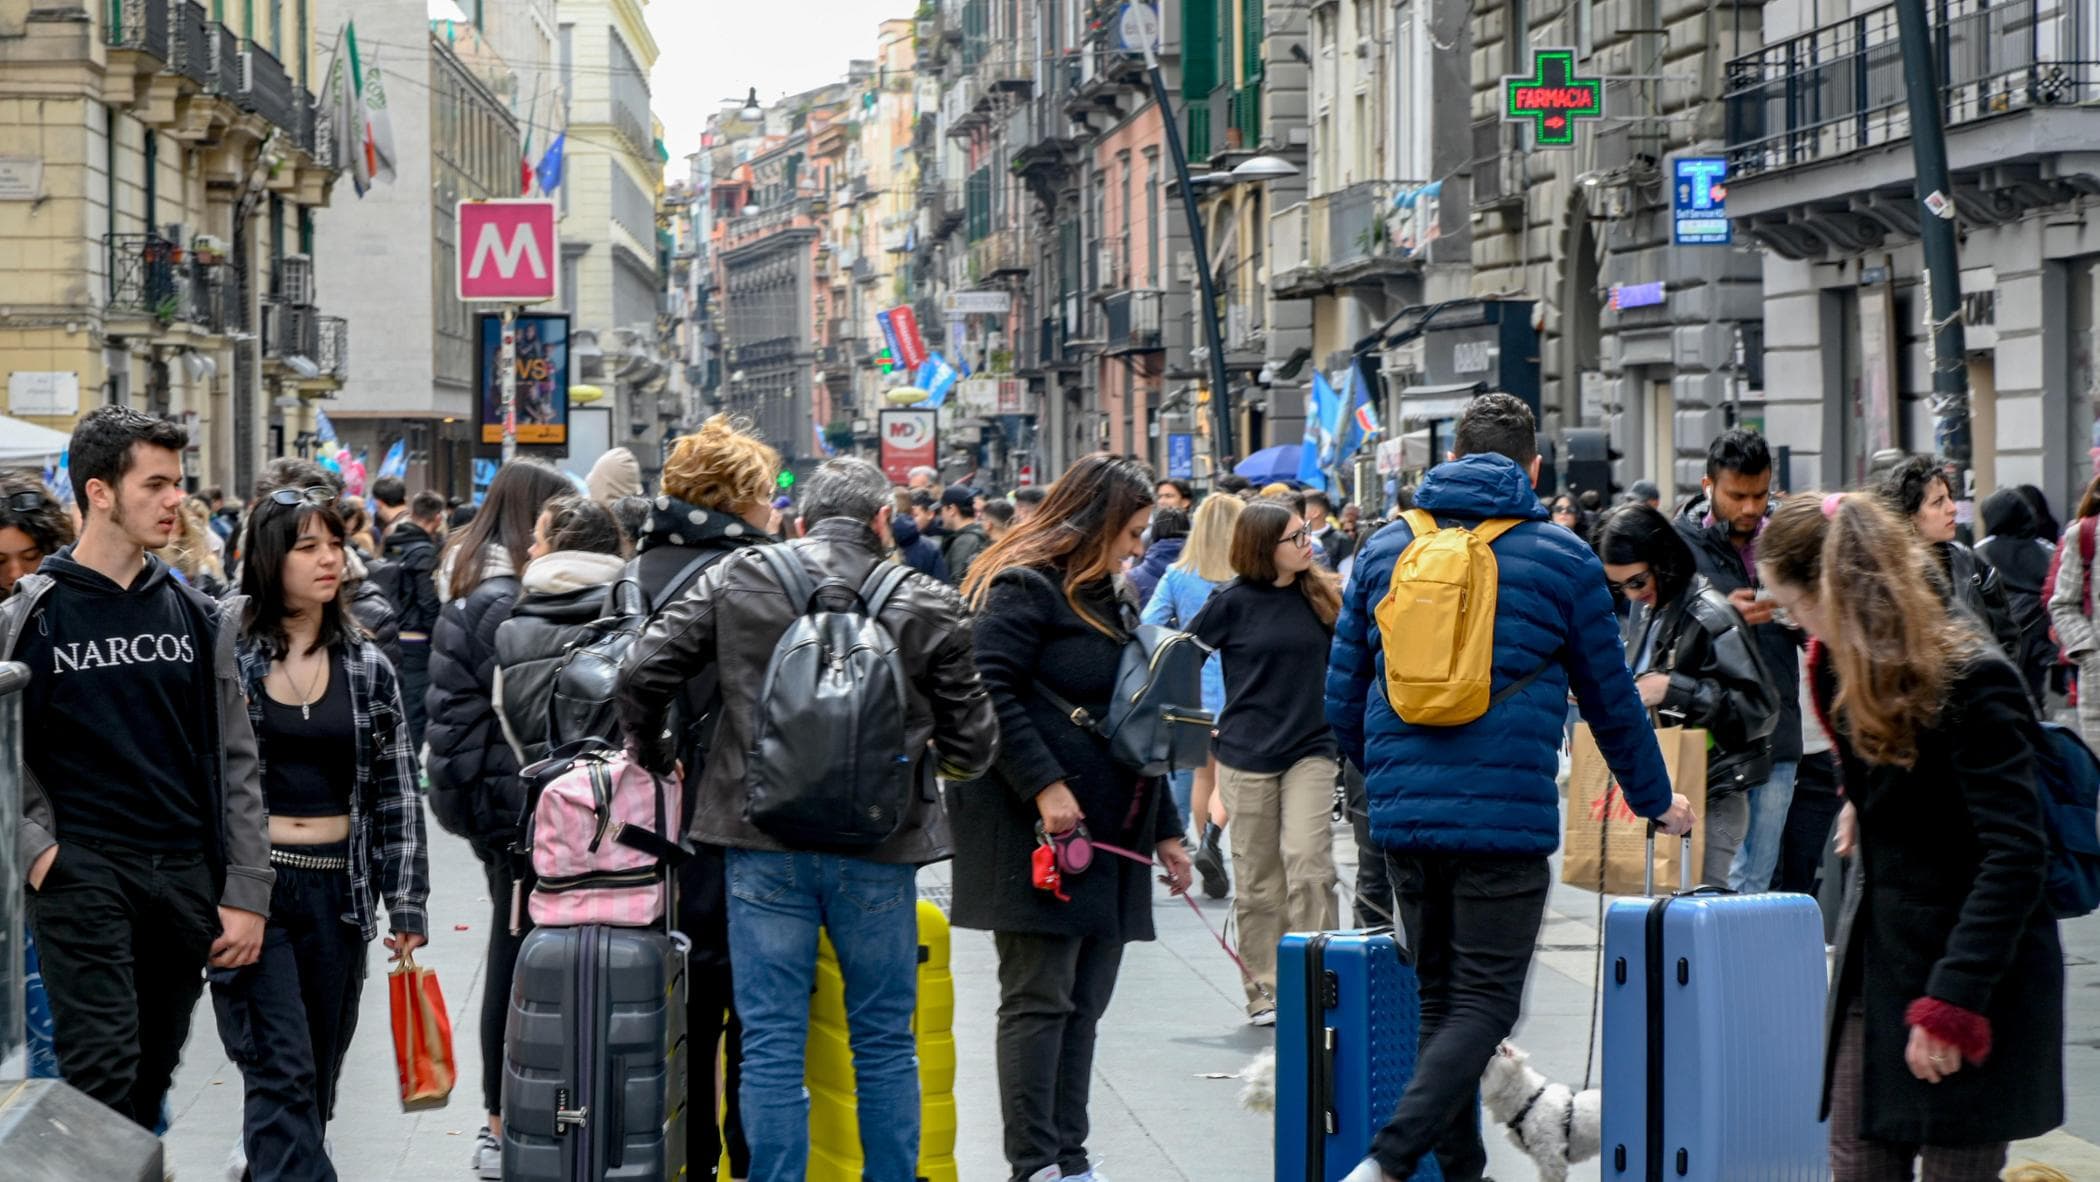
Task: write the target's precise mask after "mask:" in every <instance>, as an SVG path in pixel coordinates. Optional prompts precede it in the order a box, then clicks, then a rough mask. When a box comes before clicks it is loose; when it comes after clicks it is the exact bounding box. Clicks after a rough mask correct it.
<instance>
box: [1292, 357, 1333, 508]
mask: <svg viewBox="0 0 2100 1182" xmlns="http://www.w3.org/2000/svg"><path fill="white" fill-rule="evenodd" d="M1340 405H1341V400H1340V399H1338V398H1336V397H1335V396H1334V387H1332V386H1330V385H1328V384H1327V375H1325V374H1322V373H1315V374H1313V384H1312V389H1310V390H1308V391H1306V393H1305V450H1304V451H1303V452H1301V453H1300V454H1299V458H1298V483H1300V484H1302V485H1304V486H1305V487H1307V488H1316V489H1319V490H1320V491H1321V492H1326V491H1327V465H1326V463H1324V460H1325V459H1326V457H1327V455H1328V453H1329V452H1331V451H1332V450H1333V448H1334V427H1333V424H1334V408H1336V407H1338V406H1340Z"/></svg>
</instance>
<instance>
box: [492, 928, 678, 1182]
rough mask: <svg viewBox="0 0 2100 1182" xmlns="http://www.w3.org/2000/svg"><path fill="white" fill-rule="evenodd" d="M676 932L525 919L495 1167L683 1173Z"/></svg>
mask: <svg viewBox="0 0 2100 1182" xmlns="http://www.w3.org/2000/svg"><path fill="white" fill-rule="evenodd" d="M685 956H686V945H685V938H684V937H683V936H677V935H666V934H665V933H664V932H662V931H658V930H653V929H642V928H615V927H605V926H602V925H596V924H590V925H584V926H580V927H543V928H535V929H534V930H533V931H532V933H531V934H530V935H528V936H526V937H525V944H524V947H523V948H522V949H520V950H519V952H518V969H517V976H516V978H515V984H514V985H513V986H512V987H511V999H510V1020H509V1024H508V1026H507V1027H506V1029H505V1032H504V1038H503V1052H504V1053H503V1176H504V1178H506V1179H510V1180H512V1182H675V1180H676V1179H679V1178H681V1177H683V1176H684V1173H685V1169H686V1161H685V1146H686V1134H685V1121H686V1077H687V1046H686V1027H685V1019H686V973H685Z"/></svg>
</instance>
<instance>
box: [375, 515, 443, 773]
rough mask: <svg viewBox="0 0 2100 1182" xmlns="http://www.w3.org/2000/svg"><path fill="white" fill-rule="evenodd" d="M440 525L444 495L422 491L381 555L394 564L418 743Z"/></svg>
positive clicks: (404, 676) (411, 726)
mask: <svg viewBox="0 0 2100 1182" xmlns="http://www.w3.org/2000/svg"><path fill="white" fill-rule="evenodd" d="M444 529H445V498H443V497H441V496H439V495H437V494H436V493H434V492H431V491H430V490H428V489H425V490H424V491H422V492H419V493H417V494H416V495H415V498H414V499H413V500H411V501H409V503H408V512H407V515H406V516H405V517H404V518H402V519H401V520H400V521H398V522H396V523H395V525H394V528H393V529H391V530H388V531H387V535H386V558H387V561H388V562H390V563H392V564H393V570H394V586H393V591H392V595H393V599H394V606H395V608H396V609H397V610H399V611H400V613H401V663H400V665H399V666H398V668H399V669H400V671H401V703H402V706H403V708H404V709H406V710H407V712H408V731H409V737H410V739H411V740H412V741H413V742H414V743H415V745H416V749H417V750H418V751H420V750H422V747H423V726H424V723H425V721H426V717H427V716H426V715H425V714H424V712H423V695H424V694H425V693H426V692H427V691H428V690H429V689H430V630H431V629H432V628H434V627H436V626H437V618H438V608H439V606H440V605H439V603H438V591H437V566H438V536H439V535H440V534H442V533H443V532H444Z"/></svg>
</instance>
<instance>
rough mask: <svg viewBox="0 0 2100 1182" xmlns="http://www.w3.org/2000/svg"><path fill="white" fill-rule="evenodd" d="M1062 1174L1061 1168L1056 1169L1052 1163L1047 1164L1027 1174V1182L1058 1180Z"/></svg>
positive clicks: (1055, 1181)
mask: <svg viewBox="0 0 2100 1182" xmlns="http://www.w3.org/2000/svg"><path fill="white" fill-rule="evenodd" d="M1064 1176H1065V1173H1064V1171H1063V1170H1060V1169H1058V1168H1057V1167H1056V1166H1054V1165H1049V1166H1044V1167H1043V1168H1042V1169H1040V1170H1037V1171H1036V1172H1035V1173H1033V1174H1030V1175H1028V1182H1059V1179H1061V1178H1063V1177H1064Z"/></svg>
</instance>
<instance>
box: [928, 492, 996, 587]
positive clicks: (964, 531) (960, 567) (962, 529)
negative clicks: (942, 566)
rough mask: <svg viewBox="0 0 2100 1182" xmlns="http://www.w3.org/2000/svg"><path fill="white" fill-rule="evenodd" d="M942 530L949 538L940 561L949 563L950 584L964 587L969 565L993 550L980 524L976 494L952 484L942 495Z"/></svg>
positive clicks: (942, 548)
mask: <svg viewBox="0 0 2100 1182" xmlns="http://www.w3.org/2000/svg"><path fill="white" fill-rule="evenodd" d="M941 528H942V529H944V530H945V531H947V536H946V537H945V538H943V539H942V540H941V542H940V547H941V557H942V558H944V559H946V560H947V562H948V581H949V582H950V583H953V584H954V585H955V586H957V587H960V586H962V581H963V577H964V576H966V575H968V574H969V573H970V564H971V563H972V562H975V561H977V556H978V555H979V554H982V553H984V552H985V551H986V550H987V549H989V548H990V547H991V544H992V539H991V538H990V537H989V536H988V535H986V534H985V532H984V527H983V526H982V525H979V524H978V523H977V490H976V489H973V488H970V487H968V486H967V485H961V484H951V485H949V486H948V487H947V489H946V490H945V491H943V492H942V493H941Z"/></svg>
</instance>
